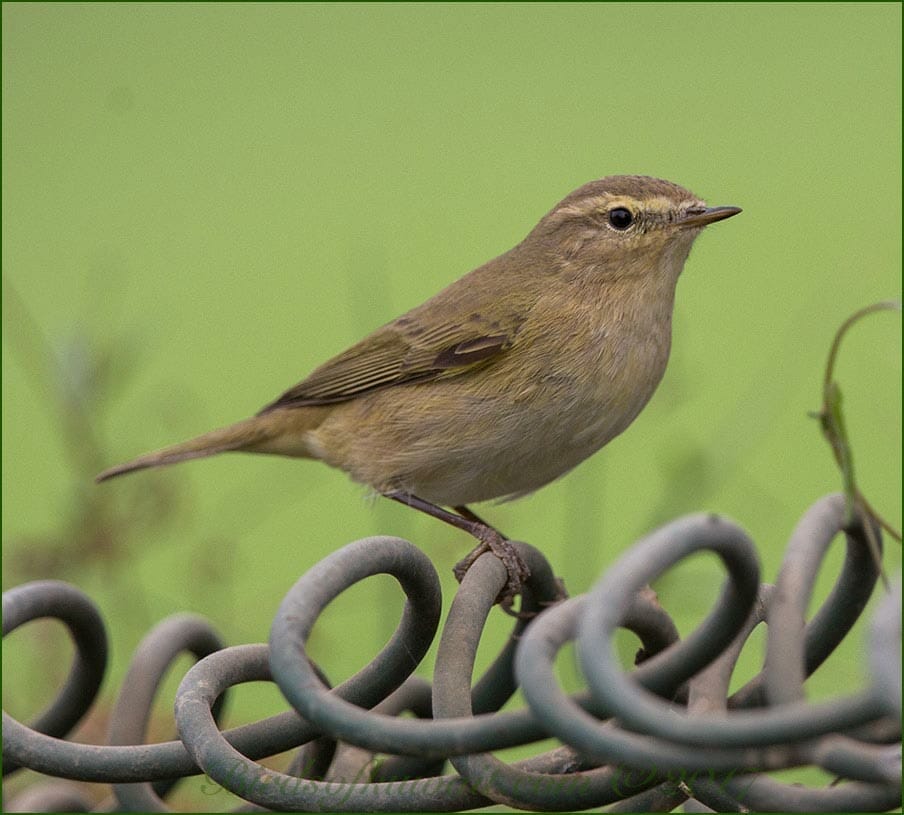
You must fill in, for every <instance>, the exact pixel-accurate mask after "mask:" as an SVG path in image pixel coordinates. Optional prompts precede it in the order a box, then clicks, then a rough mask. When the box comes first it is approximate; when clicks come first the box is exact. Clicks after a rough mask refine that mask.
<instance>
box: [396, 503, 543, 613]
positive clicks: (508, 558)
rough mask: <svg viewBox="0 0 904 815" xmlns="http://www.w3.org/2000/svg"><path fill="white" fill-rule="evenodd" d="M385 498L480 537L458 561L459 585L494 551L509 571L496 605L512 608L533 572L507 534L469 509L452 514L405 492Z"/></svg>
mask: <svg viewBox="0 0 904 815" xmlns="http://www.w3.org/2000/svg"><path fill="white" fill-rule="evenodd" d="M384 495H385V496H386V497H387V498H391V499H392V500H393V501H398V502H399V503H400V504H405V505H406V506H409V507H413V508H414V509H418V510H420V511H421V512H423V513H425V514H427V515H430V516H432V517H434V518H438V519H439V520H441V521H444V522H445V523H447V524H450V525H451V526H454V527H456V528H457V529H461V530H463V531H465V532H467V533H468V534H469V535H471V536H473V537H475V538H477V540H478V541H479V542H480V543H479V545H478V546H476V547H475V548H474V549H473V550H472V551H471V552H470V553H469V554H468V555H467V557H465V558H464V559H462V560H461V561H459V562H458V563H457V564H456V566H455V568H454V570H453V572H454V574H455V577H456V579H457V580H458V582H459V583H460V582H461V581H462V579H463V578H464V576H465V572H467V571H468V569H470V568H471V566H472V565H473V563H474V561H476V560H477V558H479V557H480V556H481V555H482V554H484V553H485V552H492V553H493V554H494V555H496V557H498V558H499V559H500V560H501V561H502V565H503V566H505V570H506V571H507V572H508V582H507V583H506V585H505V588H504V589H503V590H502V592H501V593H500V595H499V597H498V598H496V602H498V603H500V604H501V605H502V607H503V608H504V609H505V610H506V611H509V610H510V609H511V607H512V601H513V600H514V598H515V595H516V594H518V592H520V591H521V587H522V586H523V585H524V581H525V580H527V578H528V577H530V569H528V567H527V564H526V563H525V562H524V560H523V559H522V558H521V556H520V555H519V554H518V552H517V551H516V550H515V547H514V546H512V543H511V541H510V540H508V538H506V537H505V535H503V534H502V533H501V532H500V531H499V530H498V529H494V528H493V527H492V526H490V525H489V524H488V523H486V521H484V520H482V519H481V518H480V517H478V516H477V515H475V514H474V513H473V512H471V510H470V509H468V508H467V507H466V506H457V507H454V509H455V512H450V511H449V510H447V509H443V508H442V507H438V506H437V505H436V504H431V503H430V502H429V501H424V500H423V499H422V498H418V497H417V496H416V495H408V494H406V493H403V492H388V493H384Z"/></svg>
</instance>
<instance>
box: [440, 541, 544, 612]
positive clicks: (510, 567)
mask: <svg viewBox="0 0 904 815" xmlns="http://www.w3.org/2000/svg"><path fill="white" fill-rule="evenodd" d="M474 535H475V537H476V538H477V539H478V540H479V541H480V543H479V544H478V545H477V546H476V547H475V548H474V549H473V550H472V551H471V552H470V553H469V554H468V555H467V557H465V558H463V559H462V560H460V561H459V562H458V563H457V564H456V565H455V568H454V569H453V570H452V571H453V573H454V574H455V579H456V580H458V582H459V583H461V581H462V580H463V579H464V576H465V573H466V572H467V571H468V569H470V568H471V566H473V565H474V562H475V561H476V560H477V558H479V557H480V556H481V555H483V554H485V553H486V552H492V553H493V554H494V555H496V557H498V558H499V560H501V561H502V565H503V566H505V570H506V572H507V573H508V579H507V580H506V584H505V587H504V588H503V589H502V591H501V592H500V593H499V596H498V597H497V598H496V602H497V603H499V605H500V606H502V610H503V611H504V612H505V613H506V614H510V615H512V616H514V617H517V616H519V614H518V612H516V611H515V610H514V608H513V602H514V600H515V596H516V595H517V594H518V593H519V592H520V591H521V589H522V588H523V587H524V583H525V582H526V581H527V579H528V578H529V577H530V569H529V568H528V566H527V564H526V563H525V562H524V559H523V558H522V557H521V555H519V554H518V551H517V549H515V547H514V545H513V544H512V542H511V541H510V540H508V539H507V538H505V537H503V536H502V535H501V534H500V533H499V532H497V531H496V530H495V529H493V528H492V527H490V526H484V527H483V528H482V529H479V530H475V532H474Z"/></svg>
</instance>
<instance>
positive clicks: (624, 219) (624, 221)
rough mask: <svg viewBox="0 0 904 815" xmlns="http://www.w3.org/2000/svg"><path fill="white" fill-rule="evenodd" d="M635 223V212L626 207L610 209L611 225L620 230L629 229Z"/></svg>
mask: <svg viewBox="0 0 904 815" xmlns="http://www.w3.org/2000/svg"><path fill="white" fill-rule="evenodd" d="M633 223H634V213H633V212H631V210H630V209H625V208H624V207H615V209H610V210H609V226H611V227H612V228H613V229H618V230H619V231H621V230H625V229H627V228H628V227H629V226H631V224H633Z"/></svg>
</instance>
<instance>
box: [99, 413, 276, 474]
mask: <svg viewBox="0 0 904 815" xmlns="http://www.w3.org/2000/svg"><path fill="white" fill-rule="evenodd" d="M272 435H273V431H272V429H270V428H268V427H267V426H265V425H263V423H261V422H260V421H259V420H258V419H256V417H252V418H251V419H246V420H245V421H243V422H238V423H236V424H233V425H229V427H222V428H220V429H219V430H212V431H211V432H210V433H205V434H204V435H203V436H198V437H197V438H194V439H189V440H188V441H185V442H182V443H181V444H174V445H172V446H171V447H165V448H163V449H162V450H157V451H155V452H153V453H145V454H144V455H143V456H139V457H138V458H136V459H132V461H127V462H125V463H124V464H118V465H117V466H116V467H111V468H110V469H109V470H104V471H103V472H102V473H100V475H98V476H97V477H96V478H95V479H94V480H95V481H96V482H98V483H100V482H101V481H107V480H109V479H111V478H116V477H117V476H120V475H125V474H126V473H133V472H135V471H137V470H145V469H147V468H148V467H161V466H163V465H165V464H176V463H177V462H180V461H189V460H191V459H193V458H205V457H206V456H213V455H216V454H217V453H225V452H227V451H229V450H248V449H253V448H254V447H256V446H257V445H259V444H261V443H264V442H266V441H269V440H270V438H271V437H272Z"/></svg>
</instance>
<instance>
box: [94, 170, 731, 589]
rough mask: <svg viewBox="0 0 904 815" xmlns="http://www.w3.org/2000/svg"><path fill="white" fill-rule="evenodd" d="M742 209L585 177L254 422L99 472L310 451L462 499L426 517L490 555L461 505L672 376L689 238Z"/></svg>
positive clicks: (558, 458) (373, 477) (437, 496)
mask: <svg viewBox="0 0 904 815" xmlns="http://www.w3.org/2000/svg"><path fill="white" fill-rule="evenodd" d="M739 211H740V210H738V209H736V208H733V207H719V208H713V209H710V208H707V207H706V204H704V203H703V202H702V201H700V200H699V199H698V198H696V197H695V196H694V195H692V194H691V193H690V192H688V191H687V190H685V189H683V188H681V187H679V186H677V185H675V184H672V183H670V182H668V181H662V180H659V179H653V178H647V177H644V176H612V177H609V178H604V179H601V180H599V181H593V182H591V183H589V184H585V185H584V186H583V187H580V188H579V189H577V190H575V191H574V192H573V193H571V194H570V195H569V196H568V197H566V198H565V199H564V200H563V201H561V202H560V203H559V204H558V205H557V206H556V207H555V208H554V209H552V210H551V211H550V212H549V213H548V214H547V215H546V216H544V218H543V219H542V220H541V221H540V222H539V224H537V226H536V227H535V228H534V229H533V230H532V231H531V232H530V234H529V235H528V236H527V237H526V238H525V239H524V240H523V241H522V242H521V243H519V244H518V245H517V246H515V247H514V248H513V249H511V250H509V251H508V252H506V253H505V254H503V255H500V256H499V257H497V258H495V259H494V260H491V261H490V262H489V263H486V264H485V265H483V266H481V267H479V268H478V269H475V270H474V271H472V272H470V273H469V274H467V275H465V276H464V277H462V278H461V279H459V280H457V281H456V282H454V283H452V284H451V285H450V286H448V287H447V288H445V289H443V290H442V291H441V292H439V293H438V294H437V295H435V296H434V297H432V298H431V299H429V300H428V301H427V302H425V303H424V304H423V305H420V306H418V307H416V308H414V309H412V310H411V311H409V312H407V313H406V314H404V315H402V316H401V317H399V318H397V319H396V320H393V321H392V322H390V323H387V324H386V325H384V326H383V327H381V328H378V329H377V330H376V331H374V332H373V333H372V334H370V335H369V336H367V337H365V338H364V339H363V340H361V341H360V342H359V343H357V344H356V345H353V346H352V347H351V348H349V349H348V350H347V351H345V352H344V353H342V354H339V355H338V356H336V357H334V358H333V359H331V360H329V361H328V362H326V363H324V364H323V365H321V366H320V367H319V368H317V369H316V370H314V371H313V372H312V373H311V374H310V376H308V377H307V378H306V379H305V380H303V381H302V382H300V383H299V384H298V385H296V386H295V387H293V388H291V389H290V390H288V391H286V392H285V393H284V394H283V395H282V396H280V397H279V398H278V399H277V400H275V401H274V402H271V403H270V404H268V405H267V406H266V407H264V408H263V410H261V411H260V413H258V414H257V416H254V417H252V418H250V419H245V420H243V421H241V422H238V423H237V424H234V425H230V426H228V427H225V428H223V429H221V430H215V431H212V432H211V433H207V434H205V435H203V436H199V437H198V438H196V439H192V440H190V441H187V442H184V443H182V444H177V445H174V446H172V447H168V448H165V449H163V450H160V451H158V452H155V453H149V454H147V455H144V456H141V457H139V458H137V459H135V460H133V461H130V462H128V463H126V464H122V465H119V466H118V467H113V468H112V469H109V470H106V471H105V472H103V473H101V474H100V475H99V476H98V480H99V481H103V480H106V479H108V478H112V477H114V476H118V475H122V474H123V473H127V472H132V471H134V470H139V469H143V468H145V467H154V466H159V465H163V464H171V463H175V462H178V461H185V460H187V459H192V458H199V457H203V456H207V455H213V454H215V453H221V452H225V451H232V450H237V451H245V452H255V453H275V454H280V455H288V456H297V457H301V458H315V459H320V460H322V461H324V462H326V463H327V464H330V465H332V466H334V467H338V468H340V469H342V470H344V471H346V472H347V473H348V474H349V475H350V476H351V477H352V478H353V479H354V480H356V481H359V482H362V483H364V484H367V485H369V486H371V487H373V488H374V489H376V490H377V491H379V492H381V493H383V494H386V495H389V496H390V497H394V498H397V499H399V500H405V501H408V502H411V503H416V504H418V505H419V508H421V509H424V508H425V507H424V506H423V505H424V504H425V503H427V505H428V506H429V505H442V506H447V507H456V508H458V509H459V510H461V511H460V512H459V513H458V514H457V515H452V513H448V512H445V511H443V510H440V509H439V508H438V507H431V508H430V509H428V510H427V511H430V512H431V514H436V515H438V516H439V517H442V518H443V519H444V520H446V521H449V522H451V523H454V524H455V525H457V526H460V527H462V528H466V529H468V531H470V532H472V533H473V534H475V535H476V536H478V537H479V538H480V539H481V540H482V541H483V542H484V543H485V544H486V546H489V547H490V548H492V549H494V551H498V550H499V549H500V546H502V543H504V541H503V542H502V543H500V541H501V540H502V539H501V537H500V536H498V533H496V532H495V530H492V529H491V528H489V527H487V526H486V525H482V522H479V519H476V516H473V515H471V514H470V513H469V512H468V511H466V510H464V507H463V505H465V504H468V503H472V502H478V501H485V500H488V499H492V498H506V497H516V496H518V495H523V494H524V493H527V492H530V491H532V490H535V489H537V488H539V487H541V486H543V485H544V484H546V483H548V482H549V481H552V480H553V479H555V478H557V477H559V476H561V475H563V474H564V473H565V472H567V471H568V470H570V469H571V468H572V467H574V466H576V465H577V464H578V463H580V462H581V461H582V460H584V459H585V458H587V457H588V456H589V455H591V454H592V453H594V452H596V451H597V450H598V449H600V448H601V447H602V446H603V445H605V444H606V443H607V442H608V441H610V440H611V439H612V438H613V437H614V436H616V435H618V434H619V433H620V432H622V431H623V430H624V429H625V428H626V427H627V426H628V425H629V424H630V423H631V421H633V419H634V418H635V416H636V415H637V414H638V413H639V412H640V410H641V409H642V408H643V406H644V405H645V404H646V403H647V401H648V400H649V398H650V397H651V396H652V394H653V391H654V390H655V388H656V386H657V385H658V383H659V381H660V380H661V378H662V375H663V373H664V371H665V367H666V363H667V361H668V355H669V347H670V341H671V316H672V306H673V302H674V293H675V284H676V282H677V280H678V276H679V274H680V272H681V270H682V268H683V265H684V261H685V259H686V257H687V254H688V252H689V251H690V248H691V244H692V243H693V240H694V238H695V237H696V236H697V234H699V232H700V230H701V229H702V228H703V227H704V226H705V225H706V224H708V223H712V222H714V221H717V220H721V219H723V218H727V217H730V216H731V215H734V214H736V213H737V212H739ZM416 499H421V500H420V501H417V500H416ZM434 510H435V511H434ZM450 516H451V517H450ZM488 538H492V541H490V540H487V539H488ZM486 546H484V548H486ZM503 548H504V547H503ZM509 549H510V547H509ZM507 558H508V559H507V565H508V566H509V568H510V571H511V570H515V571H517V569H516V567H515V566H513V564H512V563H511V557H510V556H507ZM522 572H523V570H522ZM523 576H524V575H523V573H522V574H521V575H520V577H519V576H518V575H514V576H513V579H512V584H511V585H510V586H509V594H511V593H513V591H515V590H517V586H516V585H515V584H517V583H518V582H519V580H520V579H521V578H523Z"/></svg>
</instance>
